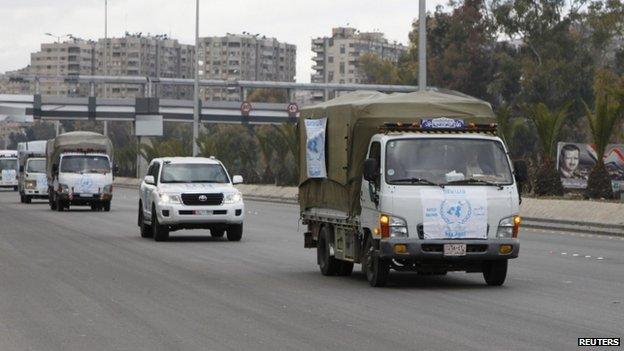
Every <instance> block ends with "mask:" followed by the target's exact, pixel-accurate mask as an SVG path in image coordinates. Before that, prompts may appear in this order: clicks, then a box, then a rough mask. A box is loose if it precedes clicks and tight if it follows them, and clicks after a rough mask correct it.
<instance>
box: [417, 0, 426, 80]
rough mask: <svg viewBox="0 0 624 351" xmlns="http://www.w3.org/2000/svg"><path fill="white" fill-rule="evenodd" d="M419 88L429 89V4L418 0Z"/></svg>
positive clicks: (423, 0)
mask: <svg viewBox="0 0 624 351" xmlns="http://www.w3.org/2000/svg"><path fill="white" fill-rule="evenodd" d="M418 90H420V91H425V90H427V6H426V0H418Z"/></svg>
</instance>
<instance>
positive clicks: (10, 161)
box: [0, 158, 17, 171]
mask: <svg viewBox="0 0 624 351" xmlns="http://www.w3.org/2000/svg"><path fill="white" fill-rule="evenodd" d="M10 169H14V170H16V171H17V159H16V158H5V159H0V170H10Z"/></svg>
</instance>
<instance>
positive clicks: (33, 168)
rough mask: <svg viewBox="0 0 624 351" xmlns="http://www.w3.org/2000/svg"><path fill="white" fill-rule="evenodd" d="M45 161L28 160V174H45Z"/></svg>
mask: <svg viewBox="0 0 624 351" xmlns="http://www.w3.org/2000/svg"><path fill="white" fill-rule="evenodd" d="M45 166H46V164H45V160H28V164H27V166H26V172H30V173H45V171H46V169H45Z"/></svg>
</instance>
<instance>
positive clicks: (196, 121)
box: [193, 0, 199, 157]
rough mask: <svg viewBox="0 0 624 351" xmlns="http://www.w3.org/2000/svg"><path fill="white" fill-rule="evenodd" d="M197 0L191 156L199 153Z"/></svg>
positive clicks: (197, 0)
mask: <svg viewBox="0 0 624 351" xmlns="http://www.w3.org/2000/svg"><path fill="white" fill-rule="evenodd" d="M198 137H199V0H195V82H194V84H193V156H194V157H195V156H197V155H198V154H199V146H198V145H197V138H198Z"/></svg>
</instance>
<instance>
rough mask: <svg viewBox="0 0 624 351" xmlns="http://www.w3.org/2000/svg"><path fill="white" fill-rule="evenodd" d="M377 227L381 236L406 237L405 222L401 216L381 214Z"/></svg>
mask: <svg viewBox="0 0 624 351" xmlns="http://www.w3.org/2000/svg"><path fill="white" fill-rule="evenodd" d="M379 227H380V231H381V237H382V238H406V237H408V236H409V235H408V233H407V222H406V221H405V220H404V219H403V218H401V217H396V216H390V215H385V214H383V215H381V216H380V217H379Z"/></svg>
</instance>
